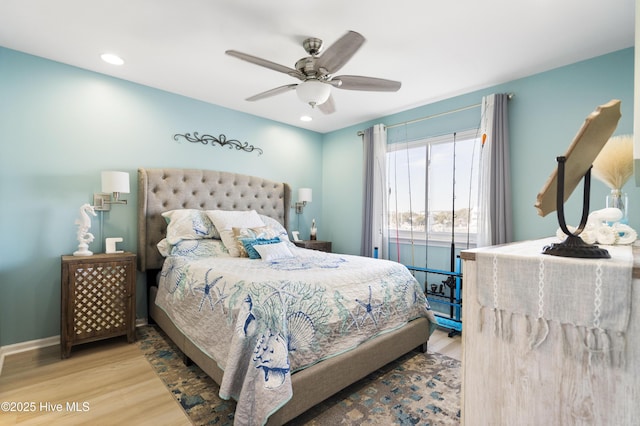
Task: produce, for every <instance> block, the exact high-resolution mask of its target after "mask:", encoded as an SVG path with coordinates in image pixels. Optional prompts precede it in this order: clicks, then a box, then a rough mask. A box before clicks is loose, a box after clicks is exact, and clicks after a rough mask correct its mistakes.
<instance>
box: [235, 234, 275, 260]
mask: <svg viewBox="0 0 640 426" xmlns="http://www.w3.org/2000/svg"><path fill="white" fill-rule="evenodd" d="M240 241H242V245H243V246H244V249H245V251H246V252H247V254H248V255H249V258H250V259H260V254H259V253H258V251H257V250H256V249H255V248H254V247H253V246H261V245H265V244H276V243H280V242H282V240H281V239H280V238H270V239H265V238H242V239H241V240H240Z"/></svg>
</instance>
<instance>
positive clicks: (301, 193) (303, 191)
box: [298, 188, 312, 203]
mask: <svg viewBox="0 0 640 426" xmlns="http://www.w3.org/2000/svg"><path fill="white" fill-rule="evenodd" d="M311 195H312V192H311V188H298V202H299V203H304V202H307V203H310V202H311V199H312V196H311Z"/></svg>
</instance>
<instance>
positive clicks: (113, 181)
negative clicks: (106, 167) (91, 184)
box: [102, 172, 129, 194]
mask: <svg viewBox="0 0 640 426" xmlns="http://www.w3.org/2000/svg"><path fill="white" fill-rule="evenodd" d="M102 192H106V193H111V192H121V193H123V194H128V193H129V173H127V172H102Z"/></svg>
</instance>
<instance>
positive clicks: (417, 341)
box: [138, 168, 431, 425]
mask: <svg viewBox="0 0 640 426" xmlns="http://www.w3.org/2000/svg"><path fill="white" fill-rule="evenodd" d="M186 208H190V209H203V210H212V209H221V210H256V211H257V212H258V213H260V214H263V215H266V216H269V217H272V218H274V219H276V220H278V221H279V222H280V223H282V224H283V225H284V227H285V228H286V229H287V230H289V213H290V211H291V187H290V186H289V185H288V184H286V183H281V182H274V181H270V180H267V179H262V178H258V177H254V176H248V175H242V174H236V173H229V172H219V171H210V170H196V169H143V168H141V169H138V269H139V270H140V271H141V272H146V273H147V294H148V296H149V300H148V312H149V321H150V322H152V321H153V322H155V323H156V324H158V326H159V327H160V328H162V330H163V331H164V332H165V333H166V334H167V335H168V336H169V337H170V338H171V340H172V341H173V342H174V343H175V344H176V346H178V348H180V350H181V351H182V352H183V354H184V355H185V356H186V357H188V358H189V359H190V360H192V361H193V362H195V363H196V364H197V365H198V366H199V367H200V368H202V370H203V371H204V372H206V373H207V374H208V375H209V376H211V378H212V379H213V380H215V381H216V382H217V383H221V381H222V374H223V372H222V370H221V369H220V367H218V365H217V363H216V362H215V361H213V360H211V358H209V357H208V356H207V355H206V354H205V353H203V352H202V351H201V350H200V349H199V348H198V347H196V345H195V344H193V342H191V340H189V338H188V337H187V336H185V335H184V334H183V333H182V332H181V331H180V330H178V328H177V327H176V326H175V325H174V324H173V323H172V322H171V320H170V319H169V318H168V316H167V315H166V314H165V313H164V311H162V310H161V309H159V308H158V307H157V306H156V305H155V303H154V302H153V301H154V300H155V294H156V288H155V286H156V277H157V272H158V270H160V269H161V268H162V263H163V260H164V259H163V257H162V256H161V255H160V253H159V252H158V249H157V247H156V244H157V243H158V242H159V241H160V240H161V239H162V238H164V236H165V233H166V223H165V220H164V218H163V217H162V216H161V214H162V212H164V211H167V210H173V209H186ZM430 330H431V325H430V323H429V321H428V320H427V319H425V318H419V319H416V320H414V321H411V322H410V323H409V324H407V325H406V326H404V327H402V328H401V329H399V330H396V331H393V332H390V333H386V334H383V335H381V336H379V337H377V338H375V339H372V340H370V341H368V342H366V343H364V344H363V345H360V346H359V347H358V348H357V349H354V350H352V351H349V352H346V353H343V354H341V355H338V356H336V357H333V358H331V359H328V360H325V361H323V362H320V363H318V364H315V365H313V366H311V367H309V368H307V369H304V370H302V371H298V372H296V373H294V374H293V375H292V380H291V381H292V386H293V397H292V399H291V400H290V401H289V402H288V403H287V404H285V405H284V406H283V407H282V408H281V409H280V410H278V411H277V412H276V413H274V414H273V415H271V417H269V421H268V424H269V425H281V424H284V423H286V422H287V421H289V420H291V419H293V418H295V417H297V416H298V415H300V414H302V413H303V412H305V411H307V410H308V409H310V408H311V407H313V406H314V405H316V404H318V403H320V402H322V401H324V400H325V399H327V398H328V397H330V396H331V395H333V394H335V393H337V392H338V391H340V390H342V389H343V388H345V387H347V386H349V385H350V384H352V383H354V382H356V381H358V380H360V379H362V378H363V377H366V376H367V375H368V374H370V373H372V372H374V371H376V370H377V369H379V368H380V367H382V366H384V365H385V364H388V363H389V362H391V361H393V360H395V359H397V358H399V357H400V356H402V355H404V354H406V353H407V352H410V351H411V350H413V349H415V348H420V349H421V350H422V351H424V352H426V342H427V340H428V338H429V334H430Z"/></svg>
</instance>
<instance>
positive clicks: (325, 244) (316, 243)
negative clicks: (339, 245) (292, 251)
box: [293, 240, 331, 253]
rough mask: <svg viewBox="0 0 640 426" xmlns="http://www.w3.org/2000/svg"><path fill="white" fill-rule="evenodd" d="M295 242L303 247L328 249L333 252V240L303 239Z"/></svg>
mask: <svg viewBox="0 0 640 426" xmlns="http://www.w3.org/2000/svg"><path fill="white" fill-rule="evenodd" d="M293 244H295V245H297V246H298V247H302V248H307V249H311V250H319V251H326V252H327V253H331V241H320V240H301V241H294V242H293Z"/></svg>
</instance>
